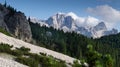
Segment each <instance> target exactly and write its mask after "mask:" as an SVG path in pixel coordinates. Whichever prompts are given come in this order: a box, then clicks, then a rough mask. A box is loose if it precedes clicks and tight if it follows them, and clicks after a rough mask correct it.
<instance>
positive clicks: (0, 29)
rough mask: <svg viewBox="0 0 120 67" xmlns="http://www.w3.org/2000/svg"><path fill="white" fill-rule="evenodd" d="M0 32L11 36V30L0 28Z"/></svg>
mask: <svg viewBox="0 0 120 67" xmlns="http://www.w3.org/2000/svg"><path fill="white" fill-rule="evenodd" d="M0 32H1V33H3V34H5V35H8V36H11V34H10V33H9V32H7V31H6V30H4V29H3V28H0Z"/></svg>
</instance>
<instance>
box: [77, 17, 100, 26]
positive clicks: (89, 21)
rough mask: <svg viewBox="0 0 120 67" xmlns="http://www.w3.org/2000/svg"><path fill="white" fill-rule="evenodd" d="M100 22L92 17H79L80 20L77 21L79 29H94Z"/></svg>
mask: <svg viewBox="0 0 120 67" xmlns="http://www.w3.org/2000/svg"><path fill="white" fill-rule="evenodd" d="M99 22H100V20H98V19H97V18H95V17H91V16H88V17H79V18H78V19H76V25H77V26H78V27H81V26H83V27H84V26H89V27H93V26H95V25H97V24H98V23H99Z"/></svg>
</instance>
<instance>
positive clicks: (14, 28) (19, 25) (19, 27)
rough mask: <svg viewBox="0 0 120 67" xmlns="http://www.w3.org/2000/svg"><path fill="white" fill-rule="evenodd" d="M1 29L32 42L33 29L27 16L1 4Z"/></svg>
mask: <svg viewBox="0 0 120 67" xmlns="http://www.w3.org/2000/svg"><path fill="white" fill-rule="evenodd" d="M0 27H1V28H3V29H5V30H6V31H8V32H9V33H11V34H12V35H13V36H15V37H16V38H19V39H22V40H24V41H28V42H29V41H31V37H32V34H31V29H30V25H29V22H28V21H27V19H26V16H25V15H24V13H22V12H17V11H15V10H14V8H12V7H9V6H8V7H5V6H3V5H1V4H0Z"/></svg>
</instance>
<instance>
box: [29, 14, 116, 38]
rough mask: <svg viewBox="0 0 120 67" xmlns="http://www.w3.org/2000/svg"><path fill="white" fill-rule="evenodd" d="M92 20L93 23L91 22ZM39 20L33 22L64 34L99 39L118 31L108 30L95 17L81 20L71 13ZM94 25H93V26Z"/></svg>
mask: <svg viewBox="0 0 120 67" xmlns="http://www.w3.org/2000/svg"><path fill="white" fill-rule="evenodd" d="M90 19H92V20H93V21H91V20H90ZM34 20H37V19H35V18H34V19H32V18H31V21H32V22H38V23H39V24H40V25H43V24H44V25H46V26H47V27H50V26H52V27H53V28H55V29H60V30H63V31H64V32H72V31H74V32H77V33H80V34H83V35H85V36H87V37H93V38H99V37H101V36H105V35H110V34H116V33H118V31H117V30H116V29H112V30H108V29H107V27H106V24H105V23H104V22H100V21H98V20H97V19H95V18H93V17H87V18H85V19H84V18H81V17H78V16H77V15H76V14H74V13H73V12H70V13H57V14H55V15H53V16H51V17H49V18H48V19H47V20H45V21H40V20H38V21H34ZM91 23H92V24H91Z"/></svg>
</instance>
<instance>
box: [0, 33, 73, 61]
mask: <svg viewBox="0 0 120 67" xmlns="http://www.w3.org/2000/svg"><path fill="white" fill-rule="evenodd" d="M0 43H7V44H10V45H13V46H14V47H18V48H19V47H21V46H24V47H27V48H30V49H31V52H32V53H38V54H39V52H42V53H47V54H48V55H52V56H53V57H55V58H57V59H61V60H64V61H66V62H67V63H73V61H74V60H75V59H74V58H72V57H69V56H67V55H64V54H61V53H58V52H55V51H52V50H49V49H46V48H43V47H38V46H35V45H32V44H29V43H26V42H24V41H22V40H19V39H16V38H13V37H9V36H6V35H4V34H2V33H0Z"/></svg>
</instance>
